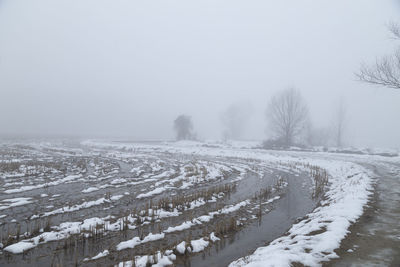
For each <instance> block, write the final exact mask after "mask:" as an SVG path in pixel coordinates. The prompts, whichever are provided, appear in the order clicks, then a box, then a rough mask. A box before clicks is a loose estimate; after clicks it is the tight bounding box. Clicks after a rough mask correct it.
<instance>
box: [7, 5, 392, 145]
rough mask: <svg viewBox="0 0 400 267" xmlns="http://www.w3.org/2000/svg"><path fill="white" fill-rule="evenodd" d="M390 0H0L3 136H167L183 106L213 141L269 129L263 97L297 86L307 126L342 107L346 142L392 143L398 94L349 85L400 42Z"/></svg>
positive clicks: (329, 118) (261, 135)
mask: <svg viewBox="0 0 400 267" xmlns="http://www.w3.org/2000/svg"><path fill="white" fill-rule="evenodd" d="M399 12H400V3H399V1H389V0H388V1H378V0H375V1H373V0H354V1H346V0H337V1H311V0H310V1H305V0H301V1H300V0H292V1H289V0H286V1H261V0H260V1H255V0H252V1H236V0H224V1H221V0H217V1H215V0H209V1H208V0H207V1H206V0H202V1H196V2H195V1H176V0H174V1H99V0H96V1H51V0H48V1H12V0H10V1H4V0H3V1H0V133H1V134H5V135H21V134H35V135H73V136H84V137H107V136H110V137H111V136H115V137H124V138H130V139H171V138H174V132H173V121H174V119H175V118H176V117H177V116H178V115H180V114H187V115H190V116H191V118H192V121H193V125H194V130H195V132H196V134H197V137H198V138H200V139H221V138H222V135H223V131H224V127H225V126H224V124H223V123H222V122H221V114H223V113H224V112H225V111H226V110H228V109H229V107H230V106H232V105H237V103H246V105H248V106H250V107H251V113H249V114H251V115H250V116H249V119H248V121H247V122H246V123H245V124H244V127H245V129H244V130H243V131H242V132H241V133H240V137H241V138H243V139H260V140H261V139H265V138H267V131H266V127H267V125H266V118H265V116H266V115H265V112H266V108H267V104H268V101H269V99H270V98H271V96H273V95H274V93H276V92H278V91H279V90H282V89H286V88H288V87H295V88H297V89H298V90H300V91H301V93H302V95H303V97H304V99H305V100H306V101H307V104H308V107H309V111H310V114H311V117H312V121H313V124H314V125H316V126H318V127H329V125H331V124H332V123H333V120H334V117H335V112H336V110H337V106H338V105H339V103H340V101H344V102H345V103H346V114H347V127H346V128H347V131H346V136H345V143H346V144H348V145H356V146H374V147H397V148H398V147H400V138H399V137H400V123H399V116H400V91H399V90H394V89H387V88H381V87H378V86H371V85H368V84H364V83H360V82H358V81H356V78H355V76H354V73H355V72H357V70H358V69H359V67H360V64H361V63H363V62H366V63H371V62H374V61H375V59H376V57H379V56H382V55H386V54H390V53H392V52H394V51H395V49H396V47H397V45H398V44H396V42H395V41H393V40H391V39H390V35H389V33H388V31H387V24H388V23H389V22H390V21H400V19H399V18H398V17H399Z"/></svg>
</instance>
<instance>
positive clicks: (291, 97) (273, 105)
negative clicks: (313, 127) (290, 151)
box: [267, 88, 308, 146]
mask: <svg viewBox="0 0 400 267" xmlns="http://www.w3.org/2000/svg"><path fill="white" fill-rule="evenodd" d="M267 119H268V122H269V128H270V130H272V132H273V133H274V135H275V138H277V139H280V140H281V141H282V142H283V143H284V144H285V146H291V145H292V144H293V142H294V140H295V138H296V137H297V136H298V135H299V134H300V133H301V132H302V130H303V129H304V127H305V126H306V123H307V120H308V108H307V106H306V104H305V102H304V100H303V98H302V96H301V94H300V92H299V91H298V90H296V89H293V88H290V89H287V90H284V91H282V92H280V93H279V94H277V95H275V96H274V97H272V99H271V101H270V103H269V106H268V109H267Z"/></svg>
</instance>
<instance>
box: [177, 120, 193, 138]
mask: <svg viewBox="0 0 400 267" xmlns="http://www.w3.org/2000/svg"><path fill="white" fill-rule="evenodd" d="M174 129H175V132H176V139H177V140H188V139H192V138H193V134H192V130H193V123H192V119H191V118H190V116H187V115H183V114H182V115H179V116H178V117H177V118H176V119H175V121H174Z"/></svg>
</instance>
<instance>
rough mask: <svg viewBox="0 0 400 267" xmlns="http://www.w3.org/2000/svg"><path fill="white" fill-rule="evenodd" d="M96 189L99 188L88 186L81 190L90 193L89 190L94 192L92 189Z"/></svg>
mask: <svg viewBox="0 0 400 267" xmlns="http://www.w3.org/2000/svg"><path fill="white" fill-rule="evenodd" d="M97 190H99V188H97V187H89V188H86V189H84V190H82V193H90V192H94V191H97Z"/></svg>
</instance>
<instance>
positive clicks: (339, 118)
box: [333, 100, 346, 147]
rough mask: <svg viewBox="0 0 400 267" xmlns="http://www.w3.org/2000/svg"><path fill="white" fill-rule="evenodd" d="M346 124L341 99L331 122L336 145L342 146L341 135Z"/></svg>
mask: <svg viewBox="0 0 400 267" xmlns="http://www.w3.org/2000/svg"><path fill="white" fill-rule="evenodd" d="M345 126H346V106H345V104H344V102H343V100H341V101H340V103H339V106H338V108H337V111H336V114H335V121H334V124H333V127H334V131H333V132H334V134H335V143H336V146H337V147H342V146H343V135H344V131H345Z"/></svg>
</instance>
